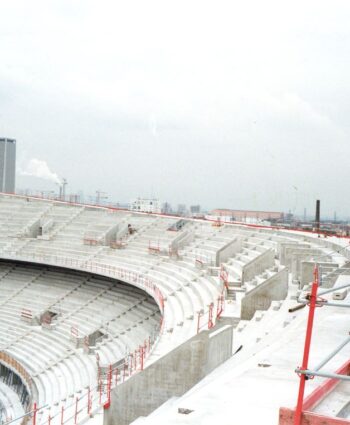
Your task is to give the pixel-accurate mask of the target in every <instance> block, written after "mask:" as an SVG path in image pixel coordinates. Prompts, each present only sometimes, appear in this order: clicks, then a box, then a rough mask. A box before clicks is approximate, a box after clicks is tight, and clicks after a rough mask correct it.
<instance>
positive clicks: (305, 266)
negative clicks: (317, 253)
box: [300, 261, 339, 288]
mask: <svg viewBox="0 0 350 425" xmlns="http://www.w3.org/2000/svg"><path fill="white" fill-rule="evenodd" d="M317 264H318V265H319V266H321V270H326V268H328V267H329V268H330V269H332V268H334V267H339V265H338V264H336V263H331V262H329V263H328V262H317ZM314 268H315V262H314V261H302V262H301V277H300V285H301V288H303V286H304V285H308V284H309V283H310V282H312V281H313V280H314Z"/></svg>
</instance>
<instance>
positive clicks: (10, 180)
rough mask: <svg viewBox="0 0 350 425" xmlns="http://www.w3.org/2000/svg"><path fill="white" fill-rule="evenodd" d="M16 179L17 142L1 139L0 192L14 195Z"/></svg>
mask: <svg viewBox="0 0 350 425" xmlns="http://www.w3.org/2000/svg"><path fill="white" fill-rule="evenodd" d="M15 178H16V140H14V139H7V138H0V192H6V193H14V192H15Z"/></svg>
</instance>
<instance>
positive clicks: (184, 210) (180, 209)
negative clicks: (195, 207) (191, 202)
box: [177, 204, 187, 215]
mask: <svg viewBox="0 0 350 425" xmlns="http://www.w3.org/2000/svg"><path fill="white" fill-rule="evenodd" d="M177 213H178V214H179V215H186V213H187V208H186V205H185V204H179V205H178V206H177Z"/></svg>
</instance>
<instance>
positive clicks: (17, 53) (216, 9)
mask: <svg viewBox="0 0 350 425" xmlns="http://www.w3.org/2000/svg"><path fill="white" fill-rule="evenodd" d="M349 22H350V2H349V1H348V0H347V1H336V0H332V1H326V2H325V1H319V0H318V1H312V0H304V1H288V2H287V1H281V0H279V1H261V0H257V1H249V0H244V1H243V0H241V1H234V0H229V1H220V0H215V1H214V0H212V1H203V0H202V1H192V0H185V1H181V0H176V1H175V0H173V1H167V0H160V1H152V0H147V1H145V0H141V1H133V0H128V1H125V0H124V1H116V0H113V1H105V0H99V1H97V0H94V1H90V0H74V1H73V0H43V1H36V0H31V1H28V0H23V1H17V0H1V2H0V54H1V56H0V136H5V137H13V138H16V139H17V141H18V142H17V143H18V144H17V155H18V164H17V165H18V171H19V172H18V186H20V187H21V188H24V187H26V185H29V184H30V183H31V181H30V180H29V179H28V177H26V176H25V175H23V174H25V173H27V174H28V172H30V167H31V166H32V165H33V159H34V160H35V161H38V160H39V161H45V162H46V163H47V165H48V166H49V168H50V169H51V171H52V173H56V174H57V175H58V176H59V177H60V178H61V177H65V178H67V180H68V183H69V185H68V191H70V192H75V191H77V190H83V191H84V192H85V193H94V191H95V190H96V189H102V190H104V191H106V192H108V193H109V195H110V198H112V199H113V200H119V201H129V200H131V199H132V198H134V197H137V196H155V197H158V198H160V199H161V200H163V201H165V200H167V201H169V202H170V203H172V204H173V205H177V203H180V202H181V203H186V204H195V203H199V204H201V205H202V206H203V207H206V208H215V207H228V208H237V209H238V208H239V209H245V208H252V209H265V210H283V211H288V210H291V211H292V212H296V213H302V212H303V209H304V207H306V208H307V209H308V212H309V213H310V214H311V212H312V213H313V212H314V202H315V200H316V199H317V198H320V199H321V203H322V209H323V212H325V213H328V214H331V215H333V212H334V211H335V210H336V211H337V213H338V215H339V216H340V215H346V216H350V196H349V194H350V191H349V186H350V160H349V159H350V137H349V136H350V119H349V117H350V103H349V100H350V96H349V95H350V25H349ZM28 167H29V168H28ZM36 184H38V185H39V186H40V180H39V183H38V182H36ZM46 184H47V182H46V183H45V182H44V181H43V182H42V185H43V187H44V186H45V185H46ZM45 187H46V186H45ZM52 187H53V188H55V185H54V184H53V183H52ZM56 187H57V186H56Z"/></svg>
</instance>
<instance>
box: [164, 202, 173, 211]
mask: <svg viewBox="0 0 350 425" xmlns="http://www.w3.org/2000/svg"><path fill="white" fill-rule="evenodd" d="M162 213H163V214H171V213H172V209H171V205H170V204H169V202H164V204H163V206H162Z"/></svg>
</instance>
